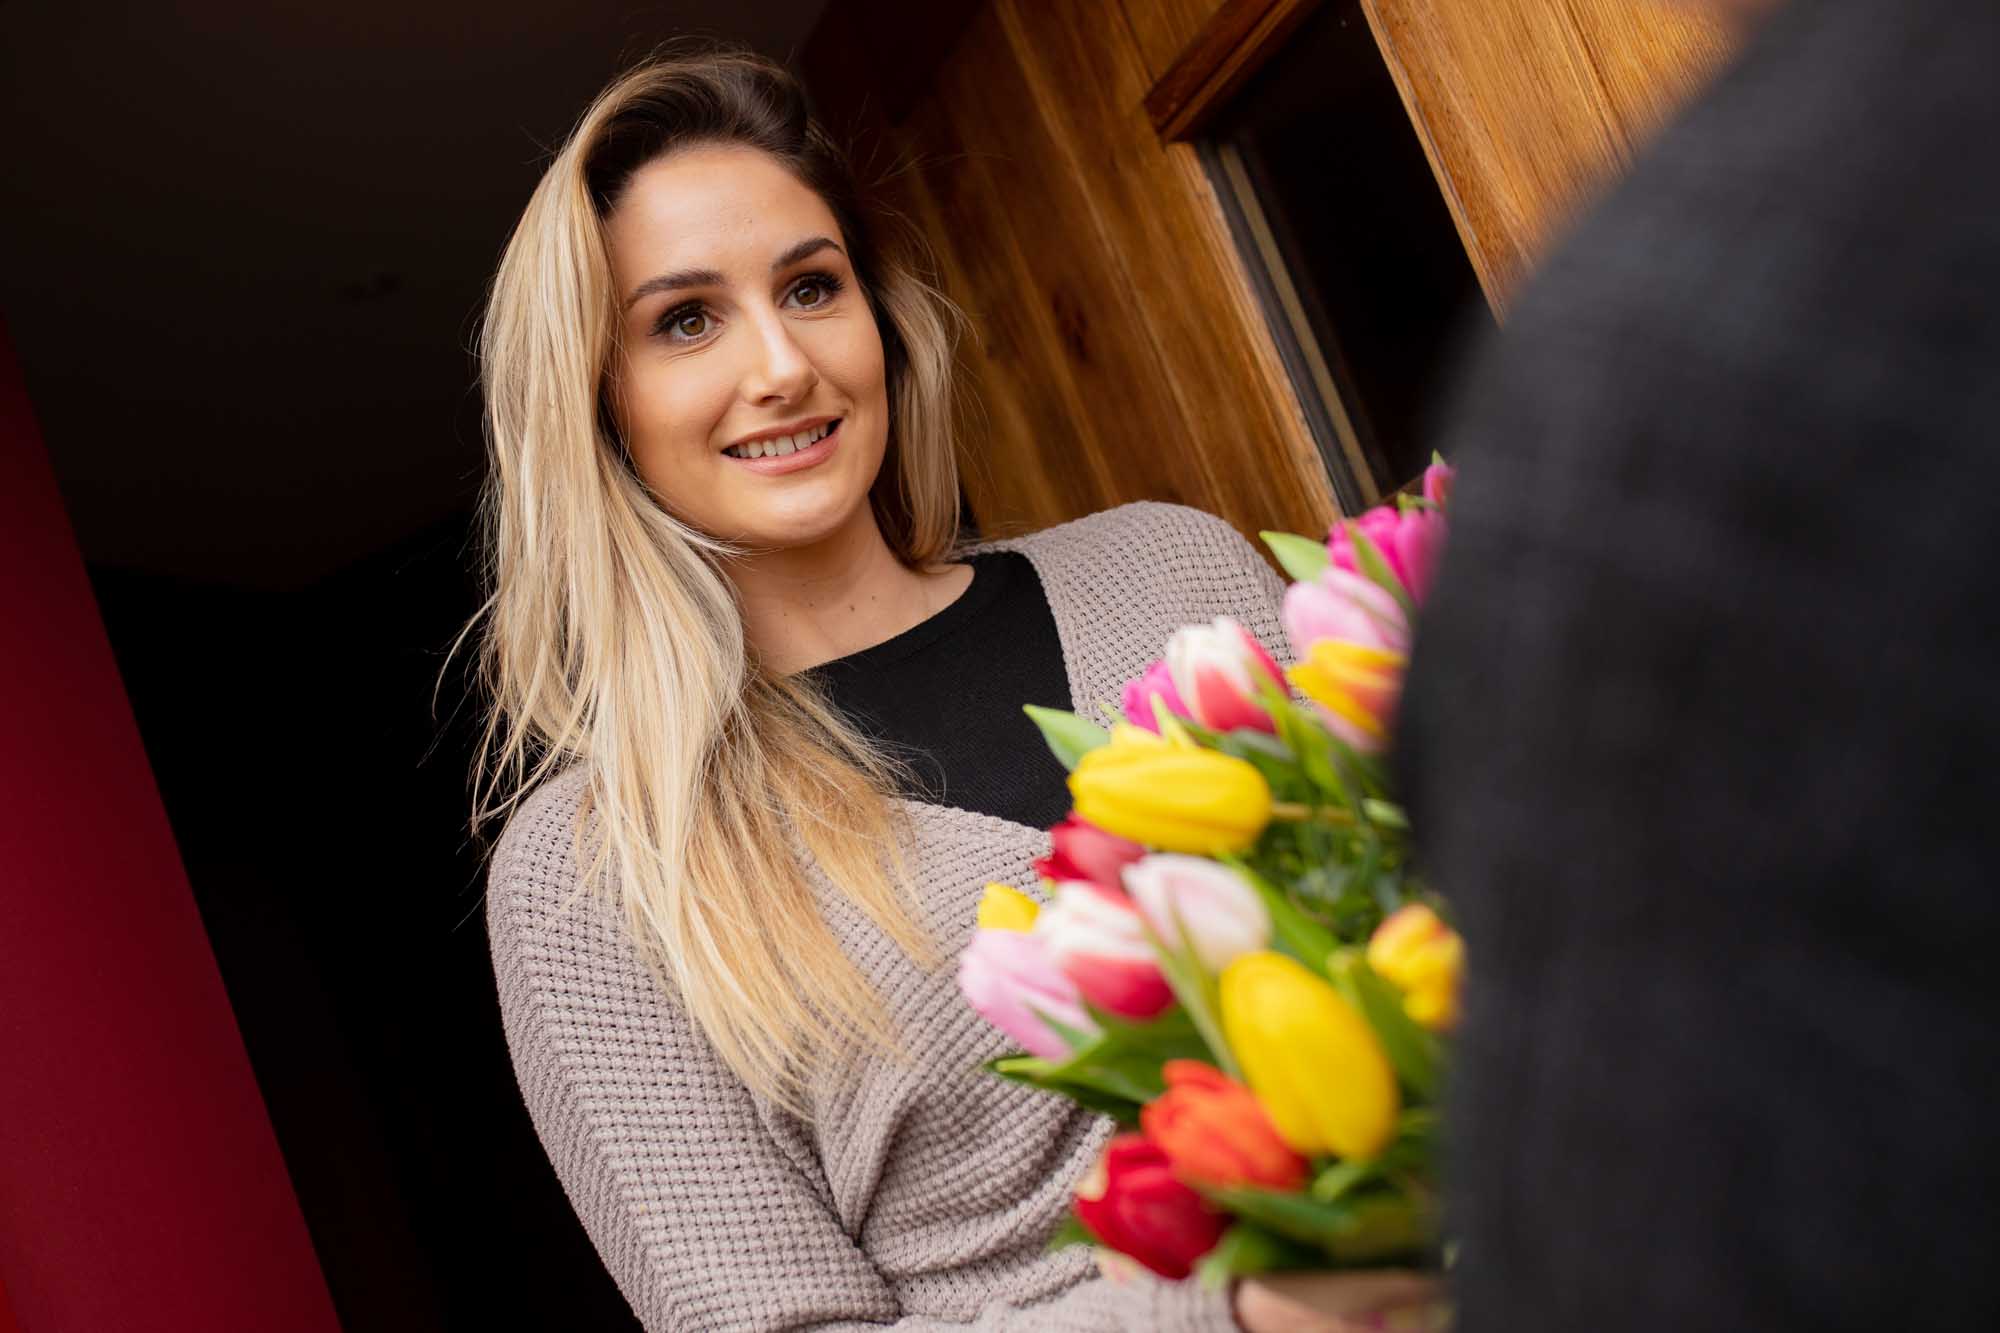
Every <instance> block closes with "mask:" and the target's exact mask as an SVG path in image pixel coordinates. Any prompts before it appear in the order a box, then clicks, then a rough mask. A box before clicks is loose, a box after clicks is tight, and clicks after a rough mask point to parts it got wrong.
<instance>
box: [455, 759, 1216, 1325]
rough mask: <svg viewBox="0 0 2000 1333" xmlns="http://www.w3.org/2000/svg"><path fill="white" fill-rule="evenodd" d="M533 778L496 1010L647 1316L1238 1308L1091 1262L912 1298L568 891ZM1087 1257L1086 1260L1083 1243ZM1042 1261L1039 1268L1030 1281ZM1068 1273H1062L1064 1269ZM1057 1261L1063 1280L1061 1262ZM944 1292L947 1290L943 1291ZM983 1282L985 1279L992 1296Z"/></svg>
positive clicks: (497, 914) (498, 869)
mask: <svg viewBox="0 0 2000 1333" xmlns="http://www.w3.org/2000/svg"><path fill="white" fill-rule="evenodd" d="M542 795H543V794H538V795H537V798H536V799H535V800H534V801H531V802H530V805H529V807H528V808H524V809H523V810H522V811H521V813H520V814H519V815H518V816H517V817H516V819H515V821H514V822H513V823H512V824H510V825H509V827H508V830H507V832H506V834H505V835H504V836H503V838H502V839H501V843H500V846H499V848H498V850H497V852H496V855H495V859H494V863H493V868H492V871H491V873H490V876H489V891H488V922H489V928H490V932H491V940H492V947H493V956H494V970H495V975H496V978H497V981H498V984H499V993H500V1008H501V1015H502V1018H503V1021H504V1024H505V1027H506V1033H507V1042H508V1047H509V1050H510V1051H511V1053H512V1056H513V1060H514V1066H515V1072H516V1075H517V1076H518V1078H519V1081H520V1085H521V1090H522V1094H523V1096H524V1098H525V1099H526V1101H527V1105H528V1110H529V1113H530V1115H531V1117H532V1118H533V1120H534V1123H535V1128H536V1131H537V1132H538V1134H539V1135H540V1136H541V1139H542V1143H543V1146H544V1148H545V1149H546V1150H547V1152H548V1154H549V1158H550V1160H551V1162H552V1163H553V1164H554V1166H555V1168H556V1173H557V1175H558V1176H559V1177H560V1179H561V1181H562V1184H563V1188H564V1190H565V1191H566V1192H567V1193H568V1195H569V1198H570V1202H571V1204H572V1206H574V1207H575V1209H576V1211H577V1215H578V1216H579V1218H581V1219H582V1221H583V1223H584V1226H585V1229H586V1230H587V1231H588V1232H589V1234H590V1237H591V1240H592V1242H593V1243H594V1244H595V1245H596V1247H597V1250H598V1253H599V1254H600V1255H601V1256H602V1257H603V1259H604V1262H605V1265H606V1267H607V1268H609V1269H610V1271H611V1273H612V1276H613V1277H614V1278H615V1279H616V1280H617V1282H618V1284H619V1287H620V1288H621V1289H622V1290H623V1292H624V1294H625V1296H626V1299H627V1300H629V1301H630V1302H631V1304H632V1308H633V1310H634V1311H635V1312H636V1313H637V1314H638V1316H639V1318H640V1321H641V1322H642V1323H643V1324H644V1326H645V1327H646V1328H647V1329H648V1330H649V1331H651V1333H666V1331H667V1330H675V1331H679V1330H690V1331H692V1330H700V1333H719V1331H721V1330H779V1329H787V1330H826V1331H828V1333H834V1331H837V1330H846V1329H861V1328H881V1327H883V1326H884V1325H887V1326H889V1327H893V1328H897V1329H903V1330H908V1331H909V1333H922V1331H924V1330H945V1329H989V1330H996V1331H1006V1330H1019V1331H1021V1333H1026V1330H1030V1329H1032V1330H1036V1331H1037V1333H1042V1331H1044V1330H1047V1331H1049V1333H1064V1331H1069V1333H1111V1331H1112V1330H1124V1329H1136V1328H1146V1329H1160V1330H1187V1331H1188V1333H1194V1331H1196V1330H1200V1331H1202V1333H1212V1331H1214V1330H1226V1329H1231V1328H1233V1327H1234V1323H1233V1321H1232V1320H1231V1318H1230V1316H1229V1314H1228V1302H1227V1299H1226V1297H1225V1296H1224V1294H1223V1293H1219V1292H1206V1291H1202V1290H1200V1289H1199V1288H1198V1287H1197V1286H1196V1285H1195V1284H1191V1283H1190V1284H1185V1285H1179V1286H1175V1285H1169V1284H1165V1283H1161V1282H1156V1281H1153V1280H1151V1279H1150V1278H1149V1279H1146V1280H1145V1281H1143V1282H1138V1283H1132V1284H1114V1283H1110V1282H1107V1281H1104V1280H1102V1279H1095V1278H1093V1279H1087V1280H1084V1281H1081V1282H1078V1283H1077V1284H1076V1285H1074V1286H1070V1287H1069V1288H1068V1289H1067V1290H1064V1291H1061V1292H1060V1293H1059V1294H1057V1295H1055V1296H1054V1297H1053V1298H1050V1299H1043V1300H1041V1302H1040V1303H1039V1304H1026V1303H1025V1302H1028V1301H1032V1300H1033V1299H1034V1298H1035V1296H1036V1295H1037V1294H1038V1293H1037V1292H1036V1291H1035V1290H1033V1289H1032V1287H1034V1286H1036V1285H1039V1287H1040V1288H1041V1290H1042V1291H1044V1292H1045V1291H1046V1290H1047V1289H1048V1287H1049V1286H1050V1285H1051V1284H1050V1283H1049V1280H1048V1270H1047V1268H1046V1267H1045V1266H1044V1267H1042V1269H1041V1271H1040V1272H1038V1273H1036V1274H1034V1275H1033V1278H1032V1279H1031V1278H1029V1275H1028V1274H1027V1273H1025V1272H1022V1273H1020V1274H1019V1276H1020V1277H1021V1278H1022V1279H1023V1281H1022V1283H1021V1284H1020V1285H1021V1286H1023V1287H1029V1288H1031V1289H1029V1290H1015V1289H1012V1288H1010V1286H1009V1279H1010V1278H1012V1277H1014V1276H1015V1275H1016V1270H1018V1269H1026V1268H1028V1267H1029V1266H1031V1265H1037V1264H1038V1263H1039V1265H1047V1264H1048V1263H1050V1262H1052V1261H1050V1260H1046V1259H1039V1256H1038V1255H1037V1253H1036V1247H1035V1244H1034V1242H1035V1240H1036V1238H1034V1237H1023V1238H1022V1247H1021V1253H1020V1254H1019V1255H1016V1256H1011V1257H1010V1259H1009V1261H1008V1262H1009V1264H1010V1267H1009V1269H1008V1271H1007V1272H1003V1273H994V1272H991V1271H988V1272H986V1273H980V1272H978V1271H977V1269H976V1268H973V1267H970V1266H968V1268H966V1269H964V1270H960V1272H963V1274H964V1276H963V1277H962V1278H961V1277H960V1276H959V1272H947V1273H942V1274H939V1275H937V1276H935V1277H934V1278H932V1279H931V1280H932V1281H935V1282H942V1283H945V1284H948V1285H949V1284H955V1283H957V1282H960V1281H963V1283H964V1285H965V1287H966V1290H965V1292H964V1299H963V1302H962V1308H964V1309H965V1310H966V1311H967V1316H966V1317H965V1318H964V1319H961V1320H952V1319H936V1318H923V1317H914V1316H906V1315H905V1313H904V1308H903V1302H902V1300H901V1299H900V1298H899V1296H898V1294H897V1292H896V1291H895V1289H894V1288H893V1287H892V1285H891V1284H890V1283H889V1282H888V1281H887V1280H886V1279H885V1278H884V1277H883V1275H882V1274H881V1273H880V1272H878V1271H877V1269H876V1268H875V1266H874V1265H873V1264H872V1263H871V1262H870V1261H869V1258H868V1256H867V1255H866V1254H865V1253H864V1252H863V1251H862V1249H861V1248H860V1246H859V1245H857V1244H856V1242H855V1240H854V1238H853V1237H852V1236H851V1235H850V1234H849V1233H848V1231H847V1230H846V1229H845V1228H844V1227H843V1226H842V1225H841V1222H840V1219H839V1218H838V1216H837V1215H836V1213H835V1212H834V1209H833V1206H832V1202H831V1197H830V1194H829V1192H828V1190H827V1187H826V1185H825V1183H824V1181H823V1179H821V1178H820V1176H819V1173H818V1172H817V1170H816V1169H813V1168H812V1164H811V1163H802V1162H801V1161H799V1160H798V1158H797V1157H796V1155H795V1154H792V1153H788V1152H786V1151H785V1150H784V1149H783V1148H782V1147H781V1146H780V1144H779V1142H778V1140H777V1139H776V1138H774V1137H773V1135H772V1134H771V1132H770V1131H769V1129H768V1127H767V1126H766V1124H765V1121H764V1119H763V1117H762V1115H761V1114H760V1112H759V1109H758V1106H757V1103H756V1102H755V1101H754V1100H753V1099H752V1097H751V1095H750V1093H749V1092H748V1090H747V1089H746V1088H745V1087H744V1086H743V1085H742V1084H741V1083H740V1082H739V1081H738V1080H737V1079H735V1078H734V1076H733V1075H731V1074H730V1072H729V1071H728V1069H727V1068H726V1067H725V1066H724V1065H723V1064H722V1062H721V1061H720V1059H719V1058H717V1057H716V1056H715V1055H714V1053H713V1051H712V1050H711V1049H710V1048H709V1047H708V1045H707V1043H706V1042H704V1041H703V1040H702V1039H701V1038H700V1035H699V1033H698V1032H696V1031H695V1030H694V1027H693V1025H692V1023H691V1021H690V1020H688V1019H687V1018H686V1016H685V1015H684V1014H683V1013H681V1012H680V1010H679V1008H678V1006H675V1005H672V1004H671V1003H669V1001H668V999H667V997H666V996H665V995H664V994H663V993H662V991H661V989H660V987H659V986H658V984H657V983H656V982H655V981H654V980H653V978H652V977H651V975H650V974H649V973H647V972H646V971H645V970H644V969H643V967H641V966H640V965H639V964H638V963H637V961H636V958H635V957H634V956H633V954H632V951H631V948H630V945H629V943H628V942H626V941H625V940H624V939H623V938H622V928H621V927H620V926H619V924H618V923H617V922H616V921H615V920H613V919H612V918H611V915H610V914H609V913H608V912H606V911H605V910H604V909H603V908H602V907H601V906H599V905H598V904H597V903H596V902H594V901H593V900H592V899H590V898H587V897H584V898H579V899H578V900H577V901H576V902H575V903H574V904H573V905H571V906H569V907H568V908H567V910H564V908H563V903H564V900H565V899H566V898H567V896H568V886H569V882H570V881H569V878H568V876H567V873H566V872H567V868H568V867H569V866H570V865H571V864H572V858H571V857H570V854H569V843H568V838H569V833H568V821H567V818H566V812H567V811H568V810H570V809H573V808H574V807H573V802H571V801H560V800H558V801H553V802H550V801H543V800H542V799H541V797H542ZM1075 1266H1076V1267H1083V1266H1084V1265H1083V1261H1082V1260H1081V1258H1079V1259H1078V1260H1076V1261H1075ZM1034 1279H1039V1283H1036V1282H1035V1281H1034ZM1059 1280H1060V1279H1059ZM1059 1280H1058V1281H1059ZM952 1295H953V1293H950V1292H949V1291H947V1292H945V1293H943V1299H944V1301H945V1302H946V1303H948V1304H959V1302H953V1301H951V1296H952ZM982 1296H983V1297H984V1299H982Z"/></svg>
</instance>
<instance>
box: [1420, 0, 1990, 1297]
mask: <svg viewBox="0 0 2000 1333" xmlns="http://www.w3.org/2000/svg"><path fill="white" fill-rule="evenodd" d="M1996 56H2000V4H1996V3H1994V0H1795V3H1792V4H1789V5H1784V6H1780V7H1778V8H1777V9H1776V11H1775V12H1774V13H1773V14H1772V15H1771V17H1770V18H1769V19H1768V21H1767V22H1766V23H1765V24H1764V25H1763V27H1762V29H1761V31H1759V32H1758V33H1757V34H1756V35H1755V37H1754V38H1753V39H1752V41H1751V42H1750V44H1749V45H1748V47H1747V48H1746V50H1745V53H1744V58H1743V59H1742V60H1741V61H1740V63H1739V64H1738V65H1737V66H1736V67H1735V68H1734V69H1733V70H1731V71H1730V72H1729V73H1727V74H1726V75H1725V76H1724V77H1723V79H1722V80H1721V81H1720V83H1719V84H1718V85H1717V86H1716V87H1715V88H1714V89H1713V90H1712V92H1711V94H1710V95H1709V96H1708V97H1707V98H1706V99H1705V100H1704V101H1703V102H1702V103H1701V104H1700V105H1699V106H1698V107H1696V108H1695V109H1693V110H1692V111H1691V113H1690V114H1689V115H1688V116H1686V117H1685V118H1684V119H1683V120H1682V122H1681V123H1680V124H1679V125H1678V126H1676V127H1675V128H1674V129H1673V130H1671V131H1670V132H1669V133H1668V134H1667V135H1666V136H1665V137H1664V138H1663V139H1662V140H1661V142H1660V143H1659V144H1658V145H1657V147H1656V148H1655V150H1654V151H1653V152H1652V153H1651V154H1650V156H1649V157H1648V158H1647V159H1646V160H1645V161H1644V162H1643V163H1642V164H1641V165H1640V166H1639V168H1638V169H1637V170H1636V171H1635V172H1634V173H1633V174H1632V176H1631V177H1630V178H1629V180H1628V181H1627V182H1626V183H1625V185H1624V186H1623V187H1622V188H1621V189H1620V190H1619V191H1618V193H1617V194H1616V195H1615V196H1614V197H1613V198H1612V199H1610V200H1609V201H1608V203H1607V204H1606V206H1605V207H1604V208H1602V209H1601V210H1600V211H1599V212H1598V213H1596V214H1595V215H1594V216H1593V217H1592V219H1591V220H1590V221H1589V222H1587V223H1586V224H1585V225H1584V226H1583V227H1582V228H1581V229H1580V230H1579V231H1578V233H1577V234H1576V235H1575V236H1574V237H1573V238H1572V239H1571V241H1570V243H1569V244H1568V245H1567V246H1566V248H1565V249H1564V250H1563V252H1562V253H1560V254H1559V255H1558V256H1557V257H1555V258H1554V259H1553V260H1552V261H1551V262H1550V263H1549V264H1548V266H1547V268H1546V270H1545V271H1544V272H1543V274H1542V275H1541V277H1540V279H1539V281H1538V282H1537V283H1536V284H1535V285H1534V287H1533V289H1532V290H1531V291H1530V292H1528V293H1526V294H1525V295H1524V298H1523V299H1522V301H1521V302H1520V304H1519V306H1518V307H1517V308H1516V310H1515V311H1514V313H1513V317H1512V319H1511V321H1510V324H1509V327H1508V329H1507V332H1506V334H1505V335H1504V337H1503V338H1502V339H1501V340H1500V342H1499V343H1498V345H1497V346H1496V347H1495V348H1494V350H1493V353H1492V355H1490V356H1489V357H1488V358H1487V359H1486V360H1485V361H1484V362H1483V363H1482V364H1481V366H1480V367H1479V368H1478V373H1477V374H1476V375H1475V376H1474V379H1473V381H1472V384H1471V386H1470V389H1469V392H1468V393H1467V394H1466V396H1465V397H1464V398H1463V399H1462V400H1461V402H1460V404H1459V412H1458V414H1457V417H1456V422H1457V424H1456V426H1455V427H1454V429H1453V430H1452V431H1451V432H1450V433H1449V435H1448V438H1447V439H1446V441H1445V445H1444V447H1445V449H1446V451H1447V452H1448V453H1449V454H1450V455H1451V456H1452V458H1453V460H1454V461H1455V462H1457V463H1458V464H1459V465H1460V469H1461V478H1462V481H1461V485H1460V488H1459V491H1458V494H1457V497H1456V501H1455V515H1454V533H1453V540H1454V543H1455V544H1454V547H1453V549H1452V551H1451V553H1450V558H1449V562H1448V565H1447V568H1446V572H1445V574H1444V576H1443V578H1442V580H1441V583H1440V586H1439V588H1438V591H1437V595H1436V598H1435V601H1434V602H1433V604H1432V606H1431V608H1430V611H1429V615H1428V619H1427V621H1426V623H1425V626H1424V630H1423V637H1422V640H1421V642H1420V644H1419V645H1418V649H1417V653H1416V661H1415V664H1414V667H1413V672H1412V678H1411V681H1410V685H1409V696H1408V702H1407V706H1406V710H1405V714H1404V725H1405V727H1406V729H1407V737H1406V742H1405V749H1406V751H1407V754H1408V764H1409V773H1408V779H1409V781H1410V783H1411V791H1412V795H1413V798H1414V799H1413V803H1414V805H1415V806H1416V815H1417V817H1418V819H1419V821H1420V823H1419V825H1418V827H1420V828H1423V829H1425V830H1426V831H1427V835H1428V846H1427V849H1426V851H1427V855H1428V859H1429V865H1430V868H1431V871H1432V874H1433V876H1434V878H1435V880H1436V882H1438V883H1439V884H1440V885H1442V886H1444V887H1445V888H1447V889H1448V890H1449V892H1450V893H1451V894H1452V895H1453V897H1454V899H1455V901H1456V902H1457V903H1458V904H1459V906H1460V909H1461V914H1462V924H1463V925H1464V927H1465V934H1466V936H1467V938H1468V940H1469V943H1470V945H1471V948H1472V967H1473V971H1472V981H1471V991H1470V994H1469V997H1468V998H1469V1017H1468V1026H1467V1028H1466V1031H1465V1034H1464V1035H1465V1049H1464V1059H1463V1066H1462V1072H1461V1074H1460V1077H1459V1084H1458V1087H1457V1089H1456V1101H1455V1106H1454V1109H1453V1115H1454V1117H1455V1133H1456V1145H1457V1150H1458V1158H1457V1161H1456V1165H1455V1170H1456V1179H1457V1187H1458V1191H1459V1194H1458V1198H1457V1200H1456V1204H1455V1207H1456V1222H1457V1226H1458V1228H1459V1230H1460V1233H1461V1235H1462V1238H1463V1251H1462V1282H1461V1284H1460V1289H1459V1290H1460V1297H1461V1300H1462V1307H1461V1308H1462V1317H1463V1323H1462V1329H1463V1333H1544V1331H1545V1330H1577V1331H1578V1333H1642V1331H1646V1333H1649V1331H1651V1330H1660V1331H1661V1333H1667V1331H1668V1330H1671V1331H1672V1333H1688V1331H1689V1330H1729V1331H1731V1333H1734V1331H1736V1330H1766V1329H1815V1330H1819V1329H1828V1330H1833V1329H1854V1330H1862V1329H1866V1330H1871V1333H1879V1331H1880V1330H1902V1329H1979V1330H1991V1329H2000V1178H1996V1177H2000V1172H1997V1171H1996V1159H2000V1150H1996V1142H1997V1141H2000V1114H1997V1113H1996V1106H1995V1104H1994V1100H1993V1093H1994V1086H1993V1085H1994V1082H1995V1079H1994V1072H1995V1070H1996V1069H2000V1039H1996V1021H1997V1020H2000V1014H1997V1013H1996V1011H1995V1008H1994V1005H1993V997H1994V994H1995V987H1994V985H1993V982H1992V978H1993V976H1994V974H1995V973H1996V972H2000V932H1996V930H1995V925H1996V921H2000V903H1996V894H2000V835H1996V830H2000V799H1997V798H2000V783H1996V782H1995V780H1994V777H1993V773H1994V766H1995V764H1996V763H2000V654H1996V651H1995V649H1996V643H2000V632H1996V630H2000V626H1996V621H2000V452H1997V451H1996V446H2000V172H1996V163H2000V75H1996V71H1995V65H1994V62H1995V58H1996Z"/></svg>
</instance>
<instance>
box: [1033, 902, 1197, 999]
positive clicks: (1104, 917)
mask: <svg viewBox="0 0 2000 1333" xmlns="http://www.w3.org/2000/svg"><path fill="white" fill-rule="evenodd" d="M1034 938H1035V939H1036V940H1037V941H1039V942H1040V943H1041V945H1042V947H1043V948H1044V949H1046V950H1047V951H1048V957H1049V961H1051V962H1052V963H1054V964H1055V965H1056V966H1057V967H1058V968H1060V969H1061V970H1062V973H1063V975H1064V976H1066V977H1068V978H1069V979H1070V980H1071V981H1073V982H1075V983H1076V988H1077V990H1079V991H1080V992H1082V994H1083V998H1084V999H1086V1000H1088V1001H1090V1002H1091V1003H1092V1004H1094V1005H1096V1006H1097V1007H1098V1008H1099V1009H1102V1010H1104V1011H1105V1012H1106V1013H1109V1014H1116V1015H1118V1016H1119V1017H1120V1018H1132V1019H1147V1018H1153V1017H1155V1016H1157V1015H1158V1014H1160V1013H1161V1012H1162V1011H1163V1010H1165V1009H1167V1008H1168V1007H1169V1006H1170V1005H1172V1004H1173V1002H1174V993H1173V991H1172V990H1171V989H1169V988H1168V986H1167V979H1166V978H1165V977H1163V976H1161V975H1160V965H1159V962H1158V961H1157V960H1156V959H1155V958H1154V956H1153V948H1152V945H1151V944H1149V943H1148V942H1147V940H1146V927H1145V924H1144V923H1143V922H1141V921H1140V920H1139V914H1138V913H1137V912H1135V911H1133V910H1132V908H1131V906H1130V904H1129V903H1128V902H1127V901H1126V899H1125V895H1124V894H1123V893H1114V892H1107V891H1106V890H1104V889H1101V888H1099V887H1098V886H1097V885H1095V884H1084V883H1069V884H1062V885H1059V886H1057V889H1056V899H1055V901H1054V902H1052V903H1050V904H1049V905H1048V906H1047V907H1044V908H1043V909H1042V913H1041V915H1040V916H1038V917H1036V918H1035V930H1034Z"/></svg>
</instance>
